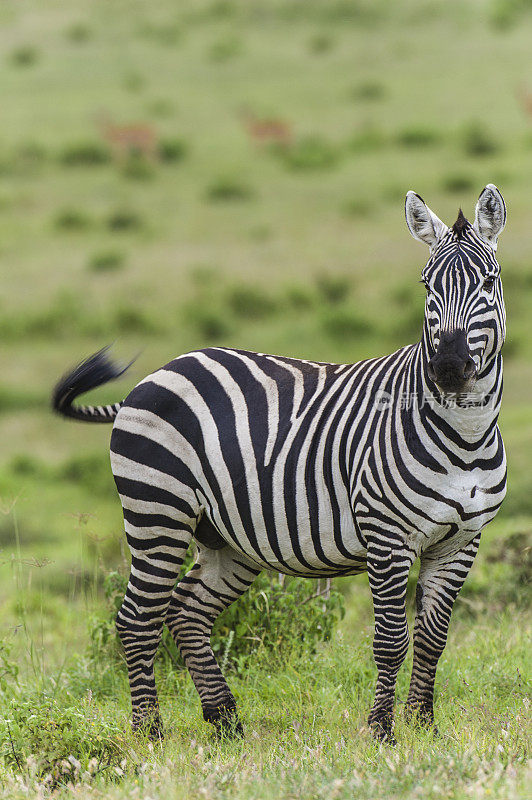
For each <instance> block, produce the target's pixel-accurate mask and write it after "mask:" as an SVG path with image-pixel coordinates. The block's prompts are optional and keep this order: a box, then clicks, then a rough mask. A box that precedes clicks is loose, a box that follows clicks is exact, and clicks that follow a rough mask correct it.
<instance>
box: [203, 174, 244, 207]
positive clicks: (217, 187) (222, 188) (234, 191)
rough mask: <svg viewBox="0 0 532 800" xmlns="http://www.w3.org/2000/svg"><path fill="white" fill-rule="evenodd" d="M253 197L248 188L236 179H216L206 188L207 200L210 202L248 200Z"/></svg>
mask: <svg viewBox="0 0 532 800" xmlns="http://www.w3.org/2000/svg"><path fill="white" fill-rule="evenodd" d="M253 195H254V192H253V190H252V189H251V187H250V186H248V185H247V184H245V183H243V182H242V181H240V180H239V179H237V178H230V177H221V178H217V179H216V180H215V181H213V183H211V184H210V186H208V187H207V191H206V196H207V199H208V200H210V201H212V202H216V203H217V202H224V201H227V200H229V201H233V200H250V199H251V198H252V197H253Z"/></svg>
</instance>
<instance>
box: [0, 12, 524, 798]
mask: <svg viewBox="0 0 532 800" xmlns="http://www.w3.org/2000/svg"><path fill="white" fill-rule="evenodd" d="M531 35H532V15H531V14H530V11H529V10H528V6H527V4H526V3H518V2H513V1H511V0H508V2H503V1H502V0H488V1H487V2H486V3H482V4H479V3H474V2H472V0H471V2H466V3H459V2H458V0H451V1H450V2H448V3H446V4H427V3H425V2H421V0H414V2H411V3H410V2H409V3H407V2H406V1H405V2H402V3H398V4H395V5H394V4H389V3H385V2H384V0H377V1H376V2H370V0H352V2H351V1H350V2H344V0H331V2H322V1H321V0H308V2H306V3H301V2H299V0H258V2H254V3H253V4H249V3H248V2H246V0H194V1H193V0H186V2H182V3H180V4H177V5H176V4H174V3H171V2H170V0H154V2H152V3H150V5H149V10H148V7H147V6H145V5H144V4H142V3H140V2H138V1H137V0H133V3H131V2H126V0H117V2H114V3H108V2H104V0H96V2H93V3H90V4H87V3H81V0H72V2H71V3H70V4H69V5H68V8H67V7H66V5H65V4H64V3H63V2H61V1H60V0H52V1H51V2H49V3H47V4H42V3H38V2H37V0H27V2H26V3H24V4H20V3H17V2H15V0H6V2H4V3H2V4H1V7H0V51H1V52H2V54H3V55H2V67H3V68H2V70H1V71H0V93H1V97H2V110H3V112H4V113H3V124H2V129H1V132H0V178H1V181H0V262H1V266H2V275H3V276H4V281H3V284H2V293H1V296H0V338H1V340H2V345H3V346H2V348H0V374H1V375H2V386H1V388H0V441H1V442H2V447H1V449H0V577H1V581H0V608H1V610H2V615H3V627H2V631H1V639H0V640H1V641H2V642H3V643H4V647H6V646H7V647H8V649H9V647H10V648H11V650H10V652H7V650H5V649H3V648H2V649H0V713H1V714H2V716H3V717H4V722H2V723H1V724H0V730H1V740H2V750H1V754H2V759H0V778H1V780H0V797H6V798H7V797H9V798H17V797H19V796H20V797H22V796H24V797H27V796H33V795H35V796H39V792H40V796H47V793H48V794H49V792H50V791H51V789H52V788H53V786H54V785H55V784H57V786H58V789H57V794H56V796H58V797H60V796H65V797H66V796H79V797H102V796H103V797H110V798H123V797H129V796H131V797H139V798H141V797H151V798H154V799H157V800H158V798H161V799H162V798H173V797H175V798H180V797H185V796H186V797H188V796H199V797H202V796H203V797H205V798H207V800H208V799H209V798H214V799H216V800H218V798H226V797H227V798H236V800H238V799H239V798H242V799H244V798H246V799H247V798H249V799H250V800H251V798H263V797H264V798H270V797H279V798H297V799H299V798H305V800H306V798H314V797H319V798H331V799H332V798H343V797H346V798H347V797H349V798H351V797H353V796H356V797H361V798H364V797H368V798H376V797H387V798H388V797H393V798H395V797H412V796H414V797H416V796H419V797H421V798H425V797H427V798H431V797H434V798H436V797H438V798H440V797H448V798H466V797H467V798H470V797H479V798H480V797H482V798H484V797H500V798H501V799H502V798H504V800H506V798H520V797H524V796H526V780H527V777H526V776H527V773H526V766H525V763H526V758H527V756H528V755H529V750H528V749H527V748H528V743H527V741H526V735H527V724H528V725H529V722H530V714H529V712H530V706H529V696H528V695H527V694H526V693H527V691H528V690H527V687H526V681H527V679H528V680H529V679H530V678H529V673H530V660H529V655H528V650H527V647H529V632H530V615H529V613H528V611H527V601H528V600H529V596H530V592H529V583H527V582H526V580H528V578H527V573H526V561H525V558H526V547H527V546H529V545H526V542H527V541H529V539H527V537H530V531H531V530H532V501H531V497H532V495H531V492H530V478H529V476H530V471H531V466H532V462H531V456H530V453H531V452H532V422H531V420H532V415H531V413H530V409H531V404H530V396H531V392H532V367H531V363H532V339H531V337H530V309H531V297H530V289H531V286H532V284H531V280H530V268H529V262H530V249H531V244H532V242H531V239H530V186H529V184H530V181H529V175H530V172H531V170H532V147H531V146H530V141H531V139H530V119H529V117H528V116H527V114H526V112H525V109H524V108H523V106H522V100H521V99H520V98H521V96H522V92H523V91H526V75H525V74H524V72H523V69H524V68H523V64H526V63H528V61H527V59H528V57H529V50H530V37H531ZM457 76H458V77H457ZM243 108H249V109H252V110H253V112H254V113H255V114H256V116H257V117H258V118H269V119H270V118H274V119H278V120H281V121H283V122H284V123H285V124H286V125H287V126H288V127H289V128H290V130H291V131H292V144H291V145H289V146H288V147H285V148H279V147H270V146H261V145H260V143H257V142H255V141H254V140H252V139H251V138H250V136H249V134H248V132H247V130H246V128H245V126H244V124H243V118H242V109H243ZM102 113H105V114H106V115H108V116H109V118H110V119H111V120H112V121H113V122H114V123H116V124H118V125H120V124H134V123H137V122H139V123H143V124H149V125H151V126H152V128H153V130H154V131H155V133H156V135H157V138H158V143H159V149H158V155H157V157H156V158H154V159H153V160H149V159H144V158H142V157H140V158H131V159H128V160H127V161H125V162H123V161H122V160H121V159H120V158H115V157H114V155H113V153H112V152H111V148H110V147H109V144H108V142H106V141H105V140H104V139H103V138H102V134H101V130H100V129H99V127H98V124H97V119H98V118H99V117H101V115H102ZM490 181H493V182H495V183H497V184H498V185H499V187H500V189H501V190H502V192H503V193H504V196H505V199H506V201H507V205H508V226H507V230H506V231H505V233H504V235H503V236H502V237H501V241H500V246H499V258H500V261H501V264H502V268H503V283H504V285H505V291H506V302H507V312H508V345H507V348H506V356H505V397H504V403H503V412H502V414H501V428H502V430H503V435H504V438H505V443H506V448H507V452H508V459H509V493H508V497H507V500H506V501H505V504H504V506H503V508H502V510H501V513H500V516H499V517H498V519H497V521H496V522H495V523H494V524H493V525H492V526H491V527H490V528H489V529H488V530H487V531H486V534H485V541H484V542H483V543H482V546H481V553H480V556H479V560H478V564H477V565H475V567H474V569H473V572H472V574H471V576H470V578H469V579H468V581H467V582H466V585H465V587H464V591H463V593H462V594H461V596H460V599H459V600H458V602H457V608H456V611H455V615H454V617H453V623H452V628H451V636H450V642H449V645H448V648H447V650H446V651H445V654H444V656H443V659H442V663H441V669H440V672H439V676H438V692H439V694H438V700H437V706H436V713H437V716H438V719H439V725H440V729H441V733H442V737H441V738H440V739H438V740H434V741H433V740H432V739H431V738H430V737H429V736H427V735H425V734H422V733H413V732H411V731H409V730H407V729H406V728H405V727H404V726H403V724H402V722H401V715H400V713H399V714H398V723H397V738H398V746H397V748H396V749H395V750H391V749H390V748H388V747H383V746H378V745H376V744H375V743H374V742H373V741H372V740H371V738H370V736H369V733H368V731H367V729H366V725H365V719H366V716H367V711H368V707H369V705H370V703H371V693H372V687H373V682H374V679H375V674H374V668H373V664H372V658H371V628H372V619H371V603H370V597H369V592H368V588H367V579H366V578H364V577H359V578H354V579H349V580H345V581H342V582H340V583H339V585H340V587H341V589H342V591H343V592H344V593H345V600H346V608H347V614H346V617H345V619H344V620H343V622H342V623H341V625H340V627H339V631H338V636H337V638H336V639H335V640H334V641H333V642H332V643H330V644H324V645H322V646H321V651H320V657H319V658H317V659H308V660H307V661H306V662H305V661H301V660H297V659H292V660H289V662H288V663H286V664H284V665H283V666H282V667H281V668H278V669H277V668H276V669H275V671H273V670H272V671H271V672H269V671H268V670H267V668H265V666H264V664H263V663H262V662H260V661H257V663H256V664H254V665H252V666H250V669H249V672H248V674H247V675H244V676H240V677H239V676H237V675H234V674H233V675H230V682H231V685H232V686H233V688H234V690H235V693H236V695H237V697H238V700H239V704H240V707H241V711H242V717H243V720H244V724H245V727H246V731H247V738H246V740H245V742H244V743H242V744H238V745H229V744H225V745H218V744H216V743H214V742H213V741H212V739H211V736H210V729H209V728H208V726H206V725H205V724H204V723H203V721H202V719H201V714H200V709H199V703H198V701H197V698H196V695H195V691H194V689H193V687H192V685H191V682H190V680H189V679H188V677H187V676H186V675H185V674H184V673H181V672H178V673H167V674H161V675H160V683H161V687H162V698H163V712H164V717H165V721H166V727H167V732H168V736H167V741H166V743H165V744H164V745H162V746H160V747H159V746H156V747H154V748H152V749H150V748H149V747H148V746H147V744H146V743H143V742H139V741H138V740H137V739H133V738H132V736H131V735H130V733H129V728H128V716H129V711H128V703H129V700H128V693H127V686H126V680H125V674H124V671H123V669H122V668H115V667H113V668H111V665H110V664H109V663H108V661H106V660H105V657H104V655H103V654H102V657H101V659H100V661H99V662H95V661H94V659H93V658H92V656H91V657H89V649H88V648H89V634H88V630H89V629H90V625H91V620H93V619H94V618H95V617H98V615H100V614H101V613H103V603H104V601H103V597H102V586H103V582H104V581H103V576H104V575H105V573H106V572H108V571H109V570H112V569H119V570H122V571H123V570H126V569H127V557H126V555H125V552H124V546H125V543H124V538H123V533H122V521H121V516H120V506H119V503H118V500H117V498H116V496H115V493H114V488H113V482H112V476H111V473H110V469H109V464H108V442H109V433H110V431H109V429H108V428H106V427H105V426H96V427H90V426H81V425H80V426H77V425H74V424H68V423H66V422H64V421H62V420H60V419H58V418H55V417H52V415H51V413H50V411H49V408H48V400H47V398H48V396H49V393H50V390H51V387H52V385H53V383H54V381H55V380H56V379H57V378H58V377H59V376H60V375H61V374H62V373H63V372H64V371H65V370H66V368H67V367H68V366H69V365H71V364H73V363H76V362H78V361H79V360H80V359H81V358H82V357H83V356H85V355H87V354H89V353H90V352H93V351H95V350H97V349H99V348H100V347H101V346H103V345H104V344H106V343H108V342H112V341H115V342H116V344H115V350H116V353H117V356H118V357H119V358H122V359H123V360H124V361H126V360H129V359H130V358H131V357H133V356H134V355H135V354H137V353H139V356H138V360H137V362H136V363H135V365H134V366H133V367H132V369H131V371H130V372H129V373H128V374H127V376H125V377H124V378H123V379H122V380H121V381H120V382H119V383H117V384H116V385H112V386H109V387H104V388H102V389H101V390H99V391H98V392H96V393H94V395H93V399H95V400H96V399H97V400H99V401H101V402H107V401H114V400H116V399H119V398H120V397H123V396H125V395H126V394H127V392H128V391H129V390H130V388H131V387H132V386H133V385H134V384H135V383H136V382H137V381H138V380H140V379H141V378H143V377H144V376H145V375H146V374H148V373H149V372H151V371H153V370H154V369H156V368H157V367H159V366H160V365H161V364H164V363H166V362H167V361H168V360H170V359H171V358H173V357H174V356H176V355H178V354H179V353H182V352H186V351H187V350H191V349H194V348H196V347H199V346H205V345H209V344H224V345H228V346H236V347H242V348H245V349H251V350H259V351H261V352H273V353H281V354H286V355H293V356H299V357H303V358H309V359H316V360H323V361H339V362H342V361H355V360H357V359H360V358H366V357H370V356H375V355H380V354H382V353H386V352H391V351H392V350H393V349H395V348H397V347H399V346H401V345H403V344H406V343H408V342H409V341H414V340H415V338H417V336H418V334H419V331H420V328H421V319H422V313H423V294H424V293H423V288H422V287H421V286H420V285H419V283H418V279H419V273H420V269H421V267H422V265H423V264H424V262H425V260H426V257H427V253H426V252H425V251H424V249H423V248H422V246H420V245H419V244H417V243H415V242H414V241H413V240H412V239H411V237H410V236H409V234H408V232H407V230H406V226H405V223H404V218H403V201H404V195H405V193H406V191H407V190H408V189H410V188H413V189H415V190H416V191H418V192H419V193H420V194H422V196H424V197H425V199H426V200H427V201H428V202H429V204H430V205H431V207H432V208H433V209H434V210H435V211H436V213H438V215H439V216H441V217H442V219H444V220H445V221H447V222H449V223H450V222H452V221H454V218H455V217H456V213H457V210H458V207H459V206H462V207H463V209H464V212H465V213H466V215H467V216H469V217H471V216H472V214H473V207H474V202H475V199H476V196H477V195H478V193H479V191H480V190H481V189H482V187H483V186H484V185H485V184H486V183H487V182H490ZM523 542H525V544H523ZM519 547H521V549H520V550H519ZM516 553H517V556H516ZM410 611H412V602H411V601H410ZM16 669H18V676H17V680H15V674H14V673H15V671H16ZM406 684H407V667H405V668H404V669H403V670H402V672H401V677H400V681H399V688H398V699H399V703H398V709H399V712H400V709H401V701H402V700H404V698H405V694H406ZM6 720H9V728H8V727H7V726H6ZM1 726H3V727H1ZM95 752H97V753H99V755H97V756H95V755H93V754H94V753H95ZM14 753H15V754H16V758H15V757H14ZM69 755H70V756H72V758H73V759H74V762H75V763H74V762H72V761H70V762H68V763H69V764H70V766H69V767H68V768H67V766H66V764H62V763H61V762H62V761H63V760H64V759H68V756H69ZM92 758H97V759H98V763H97V764H96V765H95V763H94V762H91V759H92ZM17 759H18V761H19V762H20V763H17ZM58 759H59V760H58ZM123 761H124V764H123V765H122V762H123ZM77 762H79V764H80V766H79V768H78V766H77ZM117 769H118V771H117ZM122 773H123V774H122ZM47 774H50V775H51V778H50V780H48V779H47V778H46V775H47ZM45 780H46V783H45V784H43V781H45ZM69 780H70V781H72V783H73V785H75V787H76V788H73V789H69V788H66V786H64V787H63V784H67V783H68V781H69ZM43 786H44V788H43ZM46 787H47V788H46ZM61 787H63V788H61ZM73 793H74V794H73Z"/></svg>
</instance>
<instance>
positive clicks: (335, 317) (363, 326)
mask: <svg viewBox="0 0 532 800" xmlns="http://www.w3.org/2000/svg"><path fill="white" fill-rule="evenodd" d="M321 325H322V328H323V330H324V331H325V333H326V334H328V335H329V336H331V337H332V338H333V339H342V340H344V339H350V338H355V337H357V336H358V337H361V336H366V335H367V334H368V333H370V332H371V330H372V327H373V326H372V324H371V322H370V321H369V320H368V319H366V318H365V317H363V316H361V315H360V314H359V313H358V312H357V311H355V310H354V309H351V308H335V309H329V310H327V311H325V312H324V313H323V315H322V318H321Z"/></svg>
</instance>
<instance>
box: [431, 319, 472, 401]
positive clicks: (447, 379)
mask: <svg viewBox="0 0 532 800" xmlns="http://www.w3.org/2000/svg"><path fill="white" fill-rule="evenodd" d="M427 374H428V376H429V378H430V380H431V381H434V383H435V384H436V385H437V386H438V388H439V389H440V390H441V391H442V392H448V393H453V394H454V393H457V392H465V391H468V390H469V389H470V388H471V386H472V385H473V383H474V380H475V377H476V374H477V369H476V366H475V362H474V361H473V359H472V358H471V355H470V353H469V348H468V346H467V339H466V333H465V331H464V330H455V331H443V332H442V334H441V337H440V342H439V345H438V350H437V351H436V353H435V354H434V355H433V356H432V358H431V359H430V361H429V363H428V365H427Z"/></svg>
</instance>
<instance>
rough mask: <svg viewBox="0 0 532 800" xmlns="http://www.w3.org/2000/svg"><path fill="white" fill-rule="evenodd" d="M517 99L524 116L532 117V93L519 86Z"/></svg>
mask: <svg viewBox="0 0 532 800" xmlns="http://www.w3.org/2000/svg"><path fill="white" fill-rule="evenodd" d="M517 97H518V99H519V101H520V103H521V106H522V108H523V111H524V112H525V114H526V115H527V116H528V117H532V92H531V91H530V90H529V89H527V87H526V86H521V87H520V88H519V89H518V90H517Z"/></svg>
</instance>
